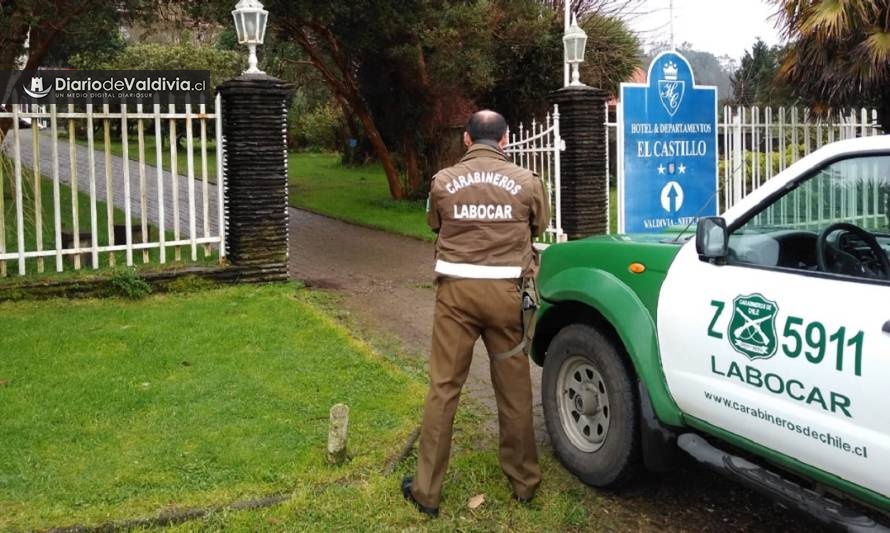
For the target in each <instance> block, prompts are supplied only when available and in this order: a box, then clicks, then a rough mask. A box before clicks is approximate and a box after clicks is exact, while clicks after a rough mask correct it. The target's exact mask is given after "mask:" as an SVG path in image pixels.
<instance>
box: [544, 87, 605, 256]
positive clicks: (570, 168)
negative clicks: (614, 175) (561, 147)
mask: <svg viewBox="0 0 890 533" xmlns="http://www.w3.org/2000/svg"><path fill="white" fill-rule="evenodd" d="M608 99H609V93H608V91H605V90H603V89H595V88H593V87H588V86H586V85H581V86H575V87H565V88H563V89H560V90H558V91H555V92H553V93H550V97H549V100H550V103H551V104H556V105H559V133H560V135H561V136H562V139H563V141H565V145H566V149H565V151H564V152H563V153H562V156H561V158H562V168H561V170H562V176H561V180H562V186H561V187H560V195H561V196H560V198H561V202H562V227H563V230H564V231H565V232H566V235H567V236H568V238H569V239H579V238H581V237H586V236H588V235H593V234H597V233H606V232H607V231H608V229H609V227H608V216H609V213H608V209H609V203H608V202H609V188H608V186H607V183H608V180H607V176H606V157H607V155H608V149H609V147H608V146H606V129H605V122H606V102H607V101H608Z"/></svg>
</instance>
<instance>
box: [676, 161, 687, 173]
mask: <svg viewBox="0 0 890 533" xmlns="http://www.w3.org/2000/svg"><path fill="white" fill-rule="evenodd" d="M678 170H679V171H680V174H686V165H684V164H683V163H680V166H679V168H678Z"/></svg>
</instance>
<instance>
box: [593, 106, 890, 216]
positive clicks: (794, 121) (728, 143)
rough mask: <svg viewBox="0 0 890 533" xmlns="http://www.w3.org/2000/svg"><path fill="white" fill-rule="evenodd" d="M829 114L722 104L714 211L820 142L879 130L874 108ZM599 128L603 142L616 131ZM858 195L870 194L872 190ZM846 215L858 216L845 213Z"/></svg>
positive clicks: (613, 126)
mask: <svg viewBox="0 0 890 533" xmlns="http://www.w3.org/2000/svg"><path fill="white" fill-rule="evenodd" d="M619 105H620V104H619ZM610 112H611V114H610ZM606 113H607V114H606V116H607V117H614V116H615V114H614V112H613V111H612V110H610V107H609V105H608V104H607V105H606ZM830 116H831V117H832V118H831V119H821V118H819V117H817V116H816V115H815V114H814V113H812V112H811V111H810V110H809V109H803V108H797V107H790V108H785V107H778V108H771V107H764V108H761V107H740V106H724V107H723V109H722V116H721V117H720V118H719V119H718V125H717V132H718V145H719V147H718V149H719V168H718V172H719V176H720V180H719V183H720V190H719V191H718V193H719V194H718V196H719V202H720V212H723V211H725V210H726V209H728V208H730V207H732V206H733V205H734V204H735V203H736V202H738V201H740V200H741V199H742V198H744V197H745V196H746V195H748V194H749V193H750V192H751V191H753V190H755V189H756V188H757V187H759V186H760V185H762V184H763V183H764V182H765V181H767V180H768V179H770V178H772V177H773V176H775V175H776V174H778V173H779V172H781V171H783V170H785V168H786V167H788V166H789V165H791V164H792V163H794V162H795V161H797V160H798V159H800V158H802V157H803V156H805V155H807V154H809V153H810V152H812V151H814V150H816V149H818V148H820V147H821V146H822V145H824V144H828V143H830V142H834V141H838V140H841V139H848V138H853V137H864V136H871V135H879V134H880V133H881V127H880V125H879V124H878V121H877V112H876V111H874V110H868V109H855V110H846V111H841V112H838V113H831V114H830ZM604 127H605V128H606V142H607V143H608V144H610V146H612V143H613V142H614V140H615V139H617V136H618V124H617V122H616V121H615V120H611V119H610V120H607V121H606V123H605V124H604ZM607 153H608V154H609V155H608V157H607V162H606V165H607V172H606V174H607V176H609V175H610V173H609V168H610V167H612V168H614V167H616V166H617V165H615V164H614V158H616V157H621V154H617V153H616V152H615V151H613V149H610V150H608V152H607ZM619 181H620V180H619ZM610 186H611V183H610ZM862 194H868V195H871V196H874V192H873V191H868V192H863V193H862ZM845 198H846V196H845ZM860 204H861V205H864V204H862V203H861V202H860ZM849 205H850V206H852V204H849ZM849 216H850V217H851V218H855V217H856V216H858V215H857V214H856V213H854V212H850V213H849ZM610 223H611V221H610Z"/></svg>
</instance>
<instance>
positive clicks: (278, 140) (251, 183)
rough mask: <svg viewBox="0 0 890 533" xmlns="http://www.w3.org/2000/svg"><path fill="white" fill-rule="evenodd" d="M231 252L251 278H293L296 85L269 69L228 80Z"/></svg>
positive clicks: (225, 125)
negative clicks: (290, 179)
mask: <svg viewBox="0 0 890 533" xmlns="http://www.w3.org/2000/svg"><path fill="white" fill-rule="evenodd" d="M219 91H220V93H221V94H222V120H223V122H222V126H223V138H224V143H225V161H224V164H223V172H224V173H225V184H226V189H225V212H226V220H227V229H226V252H227V257H228V260H229V261H230V262H231V264H232V265H233V266H234V267H235V268H236V269H237V270H239V271H240V272H241V275H242V278H243V279H244V280H246V281H280V280H286V279H287V259H288V238H287V237H288V215H287V208H288V199H287V141H286V132H287V108H288V103H289V100H290V97H291V92H292V91H291V86H290V84H288V83H286V82H284V81H282V80H279V79H276V78H272V77H270V76H266V75H265V74H243V75H241V76H240V77H238V78H235V79H232V80H229V81H227V82H225V83H223V84H222V85H221V86H220V88H219Z"/></svg>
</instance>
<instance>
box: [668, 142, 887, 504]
mask: <svg viewBox="0 0 890 533" xmlns="http://www.w3.org/2000/svg"><path fill="white" fill-rule="evenodd" d="M888 190H890V154H888V155H871V156H867V157H855V158H848V159H844V160H840V161H835V162H833V163H831V164H828V165H826V166H824V167H822V168H820V169H817V170H815V171H813V172H810V173H808V174H807V175H806V176H803V177H802V178H801V179H799V180H791V181H789V184H788V186H787V187H785V188H783V189H782V191H781V192H780V193H777V194H775V195H773V197H772V198H769V199H767V200H766V201H764V202H762V203H761V204H760V205H757V206H754V207H752V209H751V210H750V211H749V212H748V213H747V214H745V215H743V216H741V217H740V218H738V219H736V220H735V221H733V222H731V224H730V226H729V249H730V254H729V259H728V264H724V265H715V264H710V263H708V262H704V261H702V260H700V259H699V257H698V255H697V253H696V250H695V244H694V243H692V242H690V243H687V244H686V245H685V246H684V248H683V249H682V250H681V252H680V254H679V255H678V257H677V259H676V260H675V262H674V263H673V265H672V266H671V269H670V271H669V273H668V276H667V278H666V280H665V283H664V286H663V288H662V293H661V297H660V300H659V306H658V332H659V341H660V349H661V356H662V362H663V366H664V370H665V377H666V380H667V384H668V387H669V389H670V391H671V394H672V395H673V397H674V398H675V400H676V401H677V404H678V405H679V406H680V407H681V408H682V410H683V411H684V412H685V413H687V414H688V415H690V416H691V417H693V418H694V419H697V421H699V422H703V423H704V424H705V425H707V426H709V427H711V428H718V429H720V430H723V432H726V433H725V436H727V438H730V439H734V440H736V443H737V444H744V441H750V442H753V443H755V444H757V445H760V446H763V447H766V448H769V449H771V450H774V451H776V452H779V453H780V454H781V455H778V456H775V457H776V458H777V460H779V461H785V462H787V463H790V464H792V465H794V464H797V465H798V466H799V463H804V464H806V465H809V466H811V467H815V468H817V469H819V470H821V471H823V472H825V473H829V474H832V475H834V476H837V477H840V478H842V479H844V480H846V481H848V482H852V483H854V484H856V485H859V486H860V487H864V488H866V489H868V490H870V491H873V492H876V493H878V494H881V495H883V496H885V497H886V496H890V476H887V472H890V411H888V406H890V396H888V390H890V389H888V380H890V267H888V264H890V263H888V259H887V253H888V251H890V230H888V213H887V198H888Z"/></svg>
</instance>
